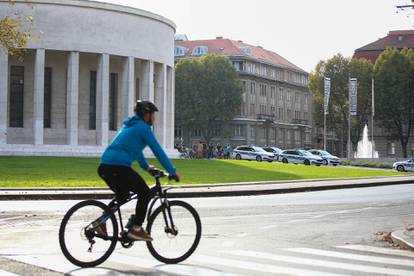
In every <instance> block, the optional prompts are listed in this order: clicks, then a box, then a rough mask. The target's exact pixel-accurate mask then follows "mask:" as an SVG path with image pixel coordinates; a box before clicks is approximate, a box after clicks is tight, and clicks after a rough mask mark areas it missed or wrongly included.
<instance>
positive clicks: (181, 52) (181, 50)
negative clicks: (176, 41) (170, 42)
mask: <svg viewBox="0 0 414 276" xmlns="http://www.w3.org/2000/svg"><path fill="white" fill-rule="evenodd" d="M187 52H188V49H187V48H186V47H183V46H180V45H176V46H175V48H174V56H176V57H182V56H185V54H186V53H187Z"/></svg>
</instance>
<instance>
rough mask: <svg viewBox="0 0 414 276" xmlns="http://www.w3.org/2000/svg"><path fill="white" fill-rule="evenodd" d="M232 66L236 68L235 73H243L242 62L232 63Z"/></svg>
mask: <svg viewBox="0 0 414 276" xmlns="http://www.w3.org/2000/svg"><path fill="white" fill-rule="evenodd" d="M233 66H234V68H236V71H244V62H243V61H233Z"/></svg>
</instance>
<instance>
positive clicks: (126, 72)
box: [121, 57, 135, 119]
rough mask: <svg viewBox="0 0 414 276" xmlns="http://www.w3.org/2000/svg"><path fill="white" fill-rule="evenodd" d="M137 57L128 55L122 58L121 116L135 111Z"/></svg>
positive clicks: (126, 115)
mask: <svg viewBox="0 0 414 276" xmlns="http://www.w3.org/2000/svg"><path fill="white" fill-rule="evenodd" d="M134 86H135V59H134V57H126V58H123V60H122V91H121V117H122V119H124V118H125V117H128V116H132V115H133V113H134V97H135V95H134Z"/></svg>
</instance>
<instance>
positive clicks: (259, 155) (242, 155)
mask: <svg viewBox="0 0 414 276" xmlns="http://www.w3.org/2000/svg"><path fill="white" fill-rule="evenodd" d="M233 158H236V159H237V160H242V159H244V160H256V161H258V162H261V161H268V162H273V160H274V154H273V153H270V152H267V151H265V150H264V149H262V148H260V147H254V146H238V147H237V148H236V149H235V150H234V151H233Z"/></svg>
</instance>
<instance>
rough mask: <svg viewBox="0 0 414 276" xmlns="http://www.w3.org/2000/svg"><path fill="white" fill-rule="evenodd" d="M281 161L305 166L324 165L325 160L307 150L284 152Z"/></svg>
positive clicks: (280, 157)
mask: <svg viewBox="0 0 414 276" xmlns="http://www.w3.org/2000/svg"><path fill="white" fill-rule="evenodd" d="M279 160H281V161H282V162H283V163H293V164H304V165H308V166H309V165H316V166H320V165H322V162H323V159H322V158H320V157H318V156H315V155H313V154H312V153H310V152H308V151H306V150H284V151H283V152H282V153H281V154H280V156H279Z"/></svg>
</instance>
